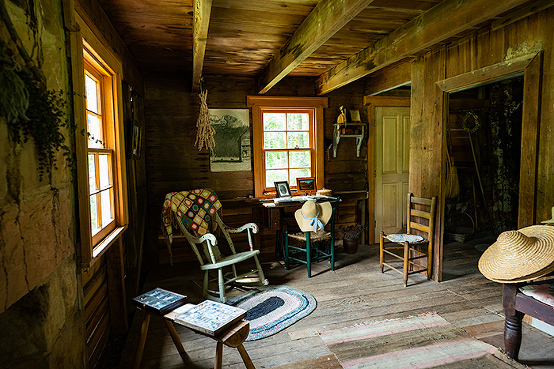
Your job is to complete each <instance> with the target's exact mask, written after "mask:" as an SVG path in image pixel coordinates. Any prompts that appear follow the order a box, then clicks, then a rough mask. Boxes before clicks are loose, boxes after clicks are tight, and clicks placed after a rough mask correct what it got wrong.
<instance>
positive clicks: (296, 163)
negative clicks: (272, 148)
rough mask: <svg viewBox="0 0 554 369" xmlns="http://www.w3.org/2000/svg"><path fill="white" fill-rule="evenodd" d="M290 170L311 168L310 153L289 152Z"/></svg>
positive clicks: (307, 151) (306, 151)
mask: <svg viewBox="0 0 554 369" xmlns="http://www.w3.org/2000/svg"><path fill="white" fill-rule="evenodd" d="M289 161H290V164H289V166H290V168H299V167H309V166H310V151H309V150H305V151H304V150H302V151H290V152H289Z"/></svg>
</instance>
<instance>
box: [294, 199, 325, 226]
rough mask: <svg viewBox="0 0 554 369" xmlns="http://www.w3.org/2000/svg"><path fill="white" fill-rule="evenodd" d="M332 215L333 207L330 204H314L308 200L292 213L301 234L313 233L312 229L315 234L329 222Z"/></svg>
mask: <svg viewBox="0 0 554 369" xmlns="http://www.w3.org/2000/svg"><path fill="white" fill-rule="evenodd" d="M332 214H333V206H332V205H331V203H330V202H322V203H316V202H314V201H312V200H308V201H306V202H305V203H304V205H302V207H301V208H300V209H298V210H296V211H295V212H294V217H295V218H296V222H297V223H298V227H300V230H301V231H302V232H309V231H314V227H315V231H314V232H316V231H318V230H319V229H320V228H323V227H324V226H325V225H326V224H327V222H329V219H331V215H332ZM316 219H317V220H319V222H318V221H317V220H316Z"/></svg>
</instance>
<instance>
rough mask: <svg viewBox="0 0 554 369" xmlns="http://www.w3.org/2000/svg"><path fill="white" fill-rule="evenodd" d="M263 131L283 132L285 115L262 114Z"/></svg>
mask: <svg viewBox="0 0 554 369" xmlns="http://www.w3.org/2000/svg"><path fill="white" fill-rule="evenodd" d="M263 119H264V131H284V130H285V129H286V127H287V125H286V119H287V118H286V115H285V113H264V118H263Z"/></svg>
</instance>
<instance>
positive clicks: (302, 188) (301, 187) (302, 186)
mask: <svg viewBox="0 0 554 369" xmlns="http://www.w3.org/2000/svg"><path fill="white" fill-rule="evenodd" d="M296 190H297V191H298V192H303V193H304V194H306V195H312V194H315V192H316V190H317V189H316V188H315V177H304V178H296Z"/></svg>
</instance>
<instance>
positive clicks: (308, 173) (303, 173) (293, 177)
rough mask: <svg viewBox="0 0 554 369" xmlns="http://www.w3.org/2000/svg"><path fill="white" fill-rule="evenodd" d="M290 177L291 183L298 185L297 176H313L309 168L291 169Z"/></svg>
mask: <svg viewBox="0 0 554 369" xmlns="http://www.w3.org/2000/svg"><path fill="white" fill-rule="evenodd" d="M289 177H290V185H291V186H296V178H305V177H311V171H310V169H309V168H303V169H291V170H290V174H289Z"/></svg>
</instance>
